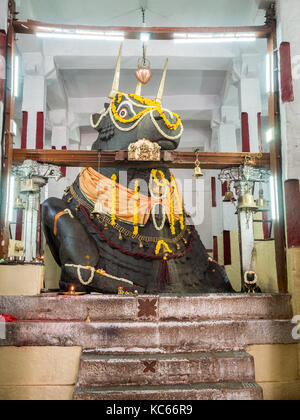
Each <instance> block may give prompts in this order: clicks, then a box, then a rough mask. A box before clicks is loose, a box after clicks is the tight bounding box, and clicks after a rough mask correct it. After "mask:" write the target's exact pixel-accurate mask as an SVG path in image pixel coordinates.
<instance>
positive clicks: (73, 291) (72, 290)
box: [69, 286, 76, 295]
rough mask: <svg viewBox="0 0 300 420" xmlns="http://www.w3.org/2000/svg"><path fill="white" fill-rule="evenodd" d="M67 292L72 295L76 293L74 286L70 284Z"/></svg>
mask: <svg viewBox="0 0 300 420" xmlns="http://www.w3.org/2000/svg"><path fill="white" fill-rule="evenodd" d="M69 292H70V293H71V294H73V295H74V294H75V293H76V289H75V286H70V288H69Z"/></svg>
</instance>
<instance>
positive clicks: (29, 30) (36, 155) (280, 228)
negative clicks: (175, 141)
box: [0, 0, 288, 292]
mask: <svg viewBox="0 0 300 420" xmlns="http://www.w3.org/2000/svg"><path fill="white" fill-rule="evenodd" d="M10 3H11V4H12V6H11V9H10V10H11V11H10V26H9V37H10V43H11V50H10V54H8V55H10V56H11V57H13V55H14V44H15V43H14V33H22V34H33V33H35V32H36V30H37V27H38V26H44V27H45V26H46V27H49V28H50V29H49V32H51V29H52V30H53V29H55V28H64V29H89V30H100V31H112V30H115V31H122V32H124V35H125V38H126V39H138V38H139V34H140V33H141V32H148V33H150V34H151V39H156V40H169V39H173V37H172V34H173V33H174V32H177V33H182V32H184V33H204V32H205V33H228V32H235V33H239V32H240V33H245V32H252V33H255V36H256V37H257V38H265V39H267V40H268V51H269V53H270V54H274V57H275V59H274V63H276V61H277V60H276V57H277V53H276V50H277V45H276V42H277V41H276V17H275V4H273V5H271V7H270V9H269V10H268V12H267V16H266V24H265V25H264V26H244V27H208V28H205V27H201V28H200V27H198V28H191V27H189V28H184V27H176V28H173V27H91V26H75V27H74V26H70V25H64V24H62V25H53V24H47V23H43V22H36V21H27V22H19V21H17V20H16V19H15V16H16V12H15V6H14V1H13V0H12V1H11V2H10ZM7 66H9V63H8V62H7ZM8 72H9V71H8ZM272 72H273V73H274V75H275V76H274V80H275V81H276V82H275V83H276V89H275V92H273V93H270V94H269V127H270V128H274V129H275V132H276V138H275V141H274V142H273V143H272V144H271V147H270V156H269V157H270V159H268V157H266V156H265V157H264V159H265V161H264V164H263V162H262V161H261V162H260V165H261V166H264V165H266V166H269V165H268V160H270V169H271V175H272V176H274V178H275V179H276V185H277V198H278V203H279V205H278V208H279V215H278V220H276V221H275V222H274V236H275V247H276V265H277V277H278V287H279V291H280V292H287V291H288V281H287V267H286V251H285V223H284V204H283V203H284V199H283V186H282V170H281V138H280V121H279V95H278V86H279V84H278V73H277V72H276V71H275V66H273V69H272ZM13 117H14V106H13V98H10V96H9V91H8V90H7V95H6V121H5V158H4V162H3V163H2V164H3V166H2V168H3V169H2V170H3V178H2V179H3V182H2V197H3V202H2V211H1V226H2V229H1V238H0V239H1V240H0V244H1V243H2V241H3V239H4V240H7V238H8V225H7V224H6V222H5V214H6V208H7V200H6V197H7V194H8V177H9V174H10V171H11V165H12V161H13V159H14V160H15V161H16V162H20V161H21V160H22V159H23V160H24V159H35V160H38V161H40V162H48V163H49V162H51V163H53V164H61V163H63V164H64V165H65V166H79V163H80V166H86V165H90V164H91V163H92V162H94V161H95V158H96V159H97V161H98V155H97V152H90V153H89V152H86V153H83V152H82V151H78V152H75V151H72V152H67V151H65V152H63V153H64V158H63V160H62V157H61V156H60V153H59V152H57V153H55V152H54V151H45V150H43V151H30V150H27V151H24V150H23V151H19V150H15V151H13V150H12V149H13V145H12V138H11V134H10V120H11V119H13ZM93 153H94V154H93ZM166 153H167V152H166ZM192 155H193V154H192V153H191V154H190V156H187V155H186V156H185V158H183V156H182V154H181V156H180V152H178V153H176V152H172V153H169V155H167V156H169V157H167V158H166V154H165V155H164V156H163V157H162V159H163V162H164V163H165V164H166V165H167V166H173V167H181V168H190V167H191V164H192V163H191V159H192ZM212 155H214V158H215V161H213V162H210V159H213V156H212ZM225 155H227V156H225ZM229 155H230V158H229ZM233 155H234V154H219V153H215V154H209V153H202V156H201V157H200V159H201V160H202V161H203V168H214V169H215V168H217V169H223V168H224V167H226V166H235V164H236V166H239V165H240V164H241V163H242V162H241V161H242V160H243V156H242V155H241V154H235V155H236V156H233ZM237 155H238V156H237ZM106 158H107V156H106ZM103 159H104V154H103ZM118 159H119V160H118ZM234 159H235V163H233V160H234ZM108 160H110V161H111V163H108V164H107V159H106V164H107V166H109V165H111V164H112V162H113V163H114V164H115V165H116V166H118V165H121V166H122V165H124V164H125V161H126V155H124V152H123V157H122V153H120V154H119V157H117V158H116V156H110V158H109V159H108ZM205 160H206V162H204V161H205ZM122 161H123V163H122ZM101 164H102V165H105V159H104V160H103V161H102V163H101ZM130 165H131V166H132V162H131V163H130ZM176 165H177V166H176ZM6 252H7V243H6V242H5V245H4V246H2V247H1V249H0V256H2V257H3V256H5V255H6Z"/></svg>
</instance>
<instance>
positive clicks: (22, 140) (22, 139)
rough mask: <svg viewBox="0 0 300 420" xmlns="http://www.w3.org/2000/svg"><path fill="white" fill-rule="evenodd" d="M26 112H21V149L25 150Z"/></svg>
mask: <svg viewBox="0 0 300 420" xmlns="http://www.w3.org/2000/svg"><path fill="white" fill-rule="evenodd" d="M27 130H28V112H27V111H23V112H22V135H21V149H26V148H27Z"/></svg>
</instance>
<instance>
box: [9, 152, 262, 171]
mask: <svg viewBox="0 0 300 420" xmlns="http://www.w3.org/2000/svg"><path fill="white" fill-rule="evenodd" d="M247 155H248V154H247V153H205V152H203V153H199V160H200V162H201V167H202V168H203V169H224V168H228V167H231V166H240V165H242V164H243V163H244V161H245V156H247ZM98 157H99V152H97V151H85V150H26V149H15V150H14V152H13V161H14V163H18V162H24V160H27V159H29V160H35V161H38V162H42V163H51V164H54V165H58V166H62V165H63V166H68V167H90V166H91V167H98ZM195 160H196V155H195V153H193V152H174V151H172V152H171V151H164V152H162V153H161V161H160V162H133V161H128V152H127V151H123V150H121V151H117V152H114V151H101V154H100V164H101V167H103V168H108V167H116V168H128V167H131V168H132V167H140V168H145V167H146V168H157V167H169V168H182V169H193V168H194V167H195ZM256 165H257V166H261V167H266V168H268V167H269V166H270V156H269V154H267V153H266V154H263V155H262V157H261V158H260V159H256Z"/></svg>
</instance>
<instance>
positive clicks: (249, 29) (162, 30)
mask: <svg viewBox="0 0 300 420" xmlns="http://www.w3.org/2000/svg"><path fill="white" fill-rule="evenodd" d="M14 27H15V31H16V33H22V34H35V33H36V32H41V29H39V28H49V29H48V30H45V29H44V30H43V32H51V31H53V30H55V29H65V30H81V31H84V30H86V31H101V32H110V31H117V32H123V33H124V37H125V38H126V39H139V36H140V33H141V32H147V33H150V34H151V39H153V40H172V39H173V34H174V33H199V34H201V33H220V34H222V33H232V32H234V33H253V34H255V36H256V38H267V37H268V36H269V34H270V33H271V32H272V29H270V27H269V26H268V25H263V26H226V27H225V26H224V27H222V26H217V27H182V26H180V27H153V26H148V27H147V26H146V27H144V26H138V27H135V26H134V27H132V26H87V25H65V24H51V23H45V22H39V21H34V20H28V21H26V22H19V21H15V22H14Z"/></svg>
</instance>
